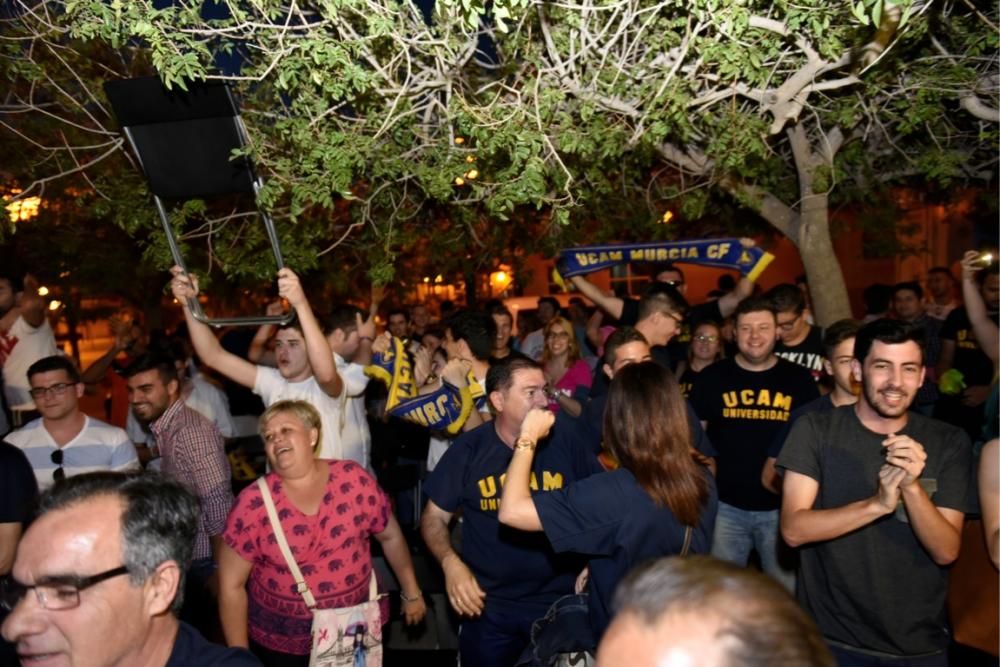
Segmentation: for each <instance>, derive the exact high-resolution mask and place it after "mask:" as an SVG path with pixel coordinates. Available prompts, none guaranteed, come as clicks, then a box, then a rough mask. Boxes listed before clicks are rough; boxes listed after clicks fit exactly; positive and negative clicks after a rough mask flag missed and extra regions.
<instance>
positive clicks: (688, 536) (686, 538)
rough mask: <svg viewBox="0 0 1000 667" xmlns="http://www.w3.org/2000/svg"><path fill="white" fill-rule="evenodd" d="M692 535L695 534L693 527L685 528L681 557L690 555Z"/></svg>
mask: <svg viewBox="0 0 1000 667" xmlns="http://www.w3.org/2000/svg"><path fill="white" fill-rule="evenodd" d="M692 533H694V529H693V528H692V527H691V526H687V527H686V528H684V546H683V547H682V548H681V556H687V555H688V550H689V549H690V548H691V534H692Z"/></svg>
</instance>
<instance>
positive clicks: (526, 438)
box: [499, 362, 718, 645]
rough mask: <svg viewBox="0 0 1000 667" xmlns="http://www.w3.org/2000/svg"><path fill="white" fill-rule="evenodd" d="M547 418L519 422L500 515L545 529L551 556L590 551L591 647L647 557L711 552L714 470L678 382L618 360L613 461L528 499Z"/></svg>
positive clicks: (609, 440)
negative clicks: (610, 466)
mask: <svg viewBox="0 0 1000 667" xmlns="http://www.w3.org/2000/svg"><path fill="white" fill-rule="evenodd" d="M552 422H553V417H552V415H551V413H548V412H547V411H543V410H533V411H531V412H530V413H529V414H528V416H527V417H526V418H525V420H524V423H523V424H522V426H521V436H520V437H519V438H518V440H517V443H516V445H515V448H514V457H513V459H512V461H511V464H510V467H509V468H508V469H507V478H506V481H505V483H504V487H503V498H502V500H501V502H500V515H499V518H500V521H501V523H504V524H506V525H509V526H512V527H514V528H518V529H520V530H526V531H544V532H545V534H546V536H547V537H548V539H549V542H550V543H551V544H552V547H553V549H554V550H555V551H557V552H575V553H580V554H587V555H588V556H590V565H589V581H588V583H587V591H588V596H587V598H588V599H587V606H588V615H589V619H590V629H591V632H592V637H591V638H589V639H590V641H593V642H594V645H596V642H597V641H599V640H600V637H601V634H602V633H603V632H604V630H605V628H606V627H607V625H608V623H609V621H610V618H611V611H610V603H611V597H612V594H613V592H614V589H615V586H616V585H617V584H618V582H619V581H620V580H621V579H622V578H623V577H624V576H625V574H626V573H627V572H628V571H629V570H630V569H632V568H633V567H634V566H636V565H638V564H639V563H641V562H644V561H646V560H649V559H653V558H659V557H662V556H668V555H671V554H681V553H707V552H708V551H709V549H710V547H711V542H712V530H713V527H714V525H715V513H716V508H717V503H718V498H717V494H716V490H715V483H714V480H713V478H712V475H711V473H710V472H709V471H708V469H707V468H705V467H704V466H703V465H702V463H701V462H700V460H699V457H700V455H698V454H697V453H696V452H694V450H693V449H692V448H691V432H690V429H689V427H688V419H687V411H686V408H685V405H684V399H683V398H682V397H681V394H680V390H679V388H678V386H677V382H676V380H674V377H673V374H672V373H671V372H670V370H668V369H666V368H663V367H662V366H660V365H659V364H657V363H655V362H643V363H638V364H631V365H628V366H625V367H623V368H622V369H621V370H619V371H618V372H617V373H615V377H614V380H612V382H611V388H610V390H609V393H608V403H607V408H606V410H605V413H604V442H605V447H607V449H608V450H609V451H610V453H611V454H612V455H613V457H614V459H615V460H617V462H618V464H619V467H618V468H617V469H615V470H612V471H609V472H605V473H600V474H597V475H594V476H592V477H589V478H587V479H584V480H582V481H579V482H576V483H574V484H571V485H569V486H568V487H566V488H565V489H561V490H558V491H550V492H548V493H536V494H535V495H534V496H532V494H531V487H529V482H530V479H529V473H530V470H531V462H532V458H533V456H534V445H535V443H537V442H538V439H539V438H541V437H544V436H545V434H546V433H548V430H549V428H550V427H551V425H552ZM553 437H560V435H559V432H558V431H557V432H556V433H555V434H554V435H553ZM534 486H538V485H537V484H536V485H534Z"/></svg>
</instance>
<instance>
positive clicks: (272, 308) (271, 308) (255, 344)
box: [247, 301, 285, 368]
mask: <svg viewBox="0 0 1000 667" xmlns="http://www.w3.org/2000/svg"><path fill="white" fill-rule="evenodd" d="M284 312H285V307H284V305H283V304H282V303H281V301H274V302H272V303H269V304H267V309H266V310H265V311H264V314H265V315H268V316H269V317H275V316H278V315H282V314H284ZM277 329H278V327H276V326H274V325H273V324H262V325H260V326H259V327H258V328H257V333H255V334H254V336H253V340H251V341H250V349H249V350H247V360H248V361H250V362H252V363H255V364H260V365H262V366H270V367H272V368H274V367H275V366H277V365H278V360H277V359H275V356H274V350H269V349H267V341H269V340H271V336H273V335H274V332H275V331H277Z"/></svg>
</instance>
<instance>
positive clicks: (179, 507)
mask: <svg viewBox="0 0 1000 667" xmlns="http://www.w3.org/2000/svg"><path fill="white" fill-rule="evenodd" d="M98 496H116V497H118V498H120V499H121V500H122V502H123V504H124V505H125V510H124V511H123V512H122V517H121V531H122V532H121V535H122V563H123V564H124V565H125V567H126V568H128V573H129V581H130V582H131V583H132V585H133V586H138V585H140V584H142V583H143V582H144V581H146V579H148V578H149V576H150V575H151V574H152V573H153V572H154V571H155V570H156V568H157V567H159V566H160V565H161V564H162V563H165V562H167V561H174V562H175V563H177V567H178V569H179V570H180V581H179V582H178V585H177V596H176V597H175V598H174V600H173V602H172V603H171V607H170V608H171V611H173V612H174V613H175V614H176V613H178V612H179V611H180V608H181V605H182V604H183V602H184V576H185V572H186V571H187V569H188V567H190V565H191V558H192V556H193V555H194V543H195V537H196V536H197V534H198V521H199V516H200V513H201V512H200V508H199V504H198V498H197V497H195V495H194V494H193V493H191V492H190V491H189V490H188V489H187V488H186V487H185V486H184V485H183V484H181V483H180V482H176V481H173V480H170V479H167V478H166V477H163V476H161V475H159V474H156V473H153V472H147V473H145V474H143V473H121V472H108V471H100V472H90V473H84V474H81V475H74V476H72V477H67V478H66V479H64V480H62V481H60V482H57V483H56V484H55V485H54V486H53V487H52V488H51V489H49V490H48V491H46V492H45V493H43V494H42V497H41V499H40V500H39V503H38V513H39V515H44V514H48V513H49V512H54V511H56V510H60V509H65V508H67V507H70V506H72V505H76V504H78V503H82V502H84V501H87V500H90V499H92V498H96V497H98Z"/></svg>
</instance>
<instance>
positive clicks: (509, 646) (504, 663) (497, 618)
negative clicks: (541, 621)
mask: <svg viewBox="0 0 1000 667" xmlns="http://www.w3.org/2000/svg"><path fill="white" fill-rule="evenodd" d="M544 615H545V609H533V608H532V609H528V608H526V609H523V610H522V609H511V608H509V607H507V606H504V607H503V608H502V609H499V610H497V609H490V608H489V606H487V608H486V609H484V610H483V613H482V615H481V616H480V617H479V618H473V619H463V620H462V625H461V626H460V627H459V630H458V654H459V657H460V658H461V664H462V667H513V665H514V664H516V663H517V661H518V658H520V657H521V654H522V653H523V652H524V649H525V648H527V647H528V645H529V644H530V643H531V626H532V624H533V623H534V622H535V619H538V618H541V617H542V616H544Z"/></svg>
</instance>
